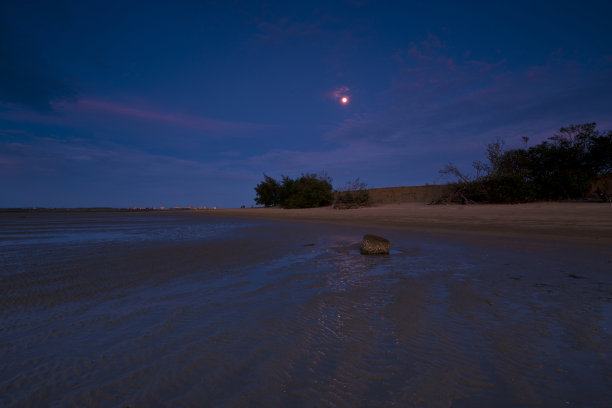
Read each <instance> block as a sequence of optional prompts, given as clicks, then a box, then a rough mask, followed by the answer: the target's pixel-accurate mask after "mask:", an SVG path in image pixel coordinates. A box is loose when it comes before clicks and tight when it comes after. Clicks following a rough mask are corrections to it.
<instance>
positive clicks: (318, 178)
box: [255, 173, 333, 208]
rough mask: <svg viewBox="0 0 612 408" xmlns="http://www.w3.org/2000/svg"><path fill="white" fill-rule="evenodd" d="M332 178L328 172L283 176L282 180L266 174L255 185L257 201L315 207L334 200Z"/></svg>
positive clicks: (271, 204) (288, 206)
mask: <svg viewBox="0 0 612 408" xmlns="http://www.w3.org/2000/svg"><path fill="white" fill-rule="evenodd" d="M331 183H332V180H331V178H329V177H328V176H327V175H326V174H324V173H323V174H320V175H316V174H312V173H306V174H302V176H301V177H300V178H298V179H291V178H289V177H287V176H282V180H281V181H280V182H278V181H276V180H274V179H273V178H271V177H268V176H266V175H265V174H264V181H262V182H261V183H259V184H258V185H257V187H255V192H256V193H257V195H256V197H255V203H257V204H262V205H265V206H267V207H268V206H276V205H280V206H281V207H283V208H313V207H321V206H324V205H329V204H331V202H332V199H333V195H332V184H331Z"/></svg>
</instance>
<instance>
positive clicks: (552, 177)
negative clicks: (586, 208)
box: [440, 123, 612, 203]
mask: <svg viewBox="0 0 612 408" xmlns="http://www.w3.org/2000/svg"><path fill="white" fill-rule="evenodd" d="M595 127H596V124H595V123H586V124H583V125H570V126H568V127H566V128H561V129H560V131H559V134H557V135H554V136H553V137H551V138H549V139H548V140H547V141H544V142H542V143H540V144H538V145H536V146H532V147H529V148H527V147H525V148H521V149H511V150H505V151H504V149H503V142H501V141H497V142H495V143H491V144H489V145H488V146H487V159H488V163H482V162H475V163H474V168H475V170H476V176H475V177H470V176H466V175H464V174H463V173H461V172H460V171H459V170H458V169H457V168H456V167H455V166H453V165H452V164H449V165H447V166H446V167H445V168H444V169H442V170H440V173H442V174H444V175H449V176H453V177H455V179H456V181H455V182H454V183H453V185H454V187H455V188H454V191H452V192H451V194H450V195H449V196H448V197H447V199H448V200H449V201H455V202H464V203H465V202H470V201H474V202H490V203H507V202H522V201H532V200H550V199H552V200H557V199H576V198H581V197H584V196H585V194H587V193H588V191H589V188H590V186H591V185H592V184H593V183H594V181H595V180H597V179H598V177H601V176H605V175H607V174H610V173H612V131H608V132H607V133H604V132H600V131H598V130H596V129H595ZM524 140H525V142H527V141H528V139H527V138H524Z"/></svg>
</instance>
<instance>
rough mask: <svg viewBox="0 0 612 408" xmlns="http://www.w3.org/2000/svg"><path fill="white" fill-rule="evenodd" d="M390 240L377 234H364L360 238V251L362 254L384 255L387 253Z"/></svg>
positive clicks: (389, 247)
mask: <svg viewBox="0 0 612 408" xmlns="http://www.w3.org/2000/svg"><path fill="white" fill-rule="evenodd" d="M389 249H391V241H389V240H388V239H387V238H383V237H379V236H377V235H370V234H366V235H364V236H363V239H362V240H361V253H362V254H364V255H384V254H388V253H389Z"/></svg>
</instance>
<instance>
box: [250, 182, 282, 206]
mask: <svg viewBox="0 0 612 408" xmlns="http://www.w3.org/2000/svg"><path fill="white" fill-rule="evenodd" d="M255 192H256V193H257V195H256V196H255V204H259V205H264V206H266V207H273V206H276V205H278V204H279V203H280V194H281V185H280V184H279V183H278V181H276V180H274V179H273V178H272V177H270V176H267V175H265V174H264V180H263V181H262V182H261V183H259V184H257V186H256V187H255Z"/></svg>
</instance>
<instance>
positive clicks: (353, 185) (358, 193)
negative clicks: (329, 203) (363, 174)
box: [333, 178, 370, 210]
mask: <svg viewBox="0 0 612 408" xmlns="http://www.w3.org/2000/svg"><path fill="white" fill-rule="evenodd" d="M369 204H370V191H369V190H368V187H367V184H366V183H364V182H362V181H360V180H359V178H356V179H355V180H354V181H348V182H347V183H346V184H345V185H344V187H342V188H341V189H340V190H337V191H335V192H334V204H333V207H334V208H336V209H340V210H343V209H349V208H359V207H365V206H367V205H369Z"/></svg>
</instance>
